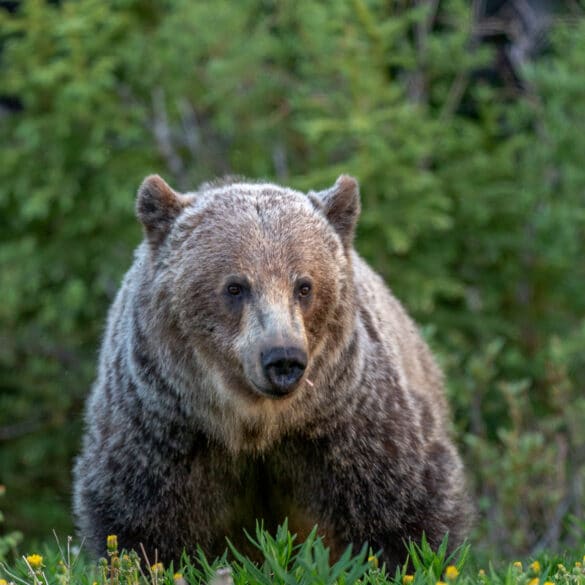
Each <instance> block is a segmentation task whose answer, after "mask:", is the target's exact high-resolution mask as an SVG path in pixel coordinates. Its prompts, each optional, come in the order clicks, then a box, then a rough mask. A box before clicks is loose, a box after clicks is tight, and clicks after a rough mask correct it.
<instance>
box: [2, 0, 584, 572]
mask: <svg viewBox="0 0 585 585" xmlns="http://www.w3.org/2000/svg"><path fill="white" fill-rule="evenodd" d="M432 8H433V3H429V4H428V5H427V4H425V3H406V2H390V3H388V2H382V1H381V0H352V1H349V2H313V1H311V0H297V1H296V2H291V1H285V2H271V1H265V0H242V1H240V2H237V3H234V2H230V1H228V0H218V1H217V2H213V3H209V2H191V1H189V0H165V2H152V1H151V0H115V1H112V2H102V1H100V0H80V1H71V0H64V1H62V2H60V3H49V2H47V1H43V0H25V1H23V2H22V3H20V4H19V8H18V10H17V11H16V13H15V14H9V13H7V12H3V11H0V47H1V49H0V67H1V68H2V81H3V83H2V87H1V88H0V92H1V93H2V95H3V96H11V97H13V98H15V99H16V100H18V101H19V102H20V104H21V106H22V107H21V109H20V110H17V111H14V112H0V291H1V295H2V303H1V304H0V459H1V460H2V470H1V472H2V477H1V479H2V482H3V483H5V484H6V486H7V488H8V490H7V498H6V507H5V509H6V517H7V522H8V525H9V526H16V527H18V528H19V529H22V530H23V531H24V532H25V533H26V534H27V536H28V537H33V538H34V537H38V536H44V535H46V534H47V533H48V532H49V530H50V528H53V527H56V528H59V529H60V530H64V531H70V530H71V522H70V518H69V509H68V508H69V501H68V500H69V495H68V494H69V481H70V480H69V474H68V472H67V470H68V469H70V462H71V458H72V456H73V454H74V453H75V452H76V451H77V449H78V442H79V435H80V432H81V425H80V418H81V411H82V404H83V398H84V396H85V395H86V393H87V390H88V388H89V385H90V382H91V378H92V376H93V371H94V368H95V357H96V347H97V344H98V341H99V335H100V332H101V328H102V326H103V322H104V318H105V314H106V311H107V307H108V305H109V303H110V302H111V300H112V298H113V295H114V294H115V291H116V288H117V286H118V283H119V280H120V278H121V276H122V274H123V272H124V271H125V269H126V268H127V267H128V265H129V264H130V261H131V254H132V249H133V248H134V247H135V245H136V244H137V242H138V240H139V238H140V232H139V228H138V226H137V223H136V221H135V219H134V217H133V194H134V192H135V190H136V188H137V186H138V185H139V183H140V181H141V180H142V178H143V177H144V176H145V175H146V174H149V173H151V172H160V173H161V174H163V175H164V176H165V177H166V178H167V179H168V180H169V182H171V183H172V184H173V185H174V186H176V187H177V188H179V189H189V188H192V187H194V186H196V185H197V183H198V182H200V181H202V180H206V179H210V178H213V177H214V176H217V175H221V174H224V173H239V174H244V175H249V176H252V177H260V176H266V177H268V178H270V179H273V180H276V181H280V182H283V183H287V184H292V185H293V186H296V187H298V188H302V189H309V188H323V187H326V186H327V185H328V184H330V183H332V182H333V181H334V179H335V178H336V176H337V175H338V174H339V173H341V172H348V173H352V174H354V175H356V176H357V177H358V178H359V179H360V183H361V191H362V199H363V213H362V217H361V221H360V225H359V229H358V241H357V245H358V248H359V250H360V252H361V253H362V254H363V255H364V256H365V257H366V258H367V259H368V260H369V261H370V262H371V263H372V264H373V265H374V266H375V267H376V268H377V269H378V270H379V271H380V272H381V273H382V274H383V275H384V277H385V278H386V279H387V281H388V282H389V284H390V285H391V287H392V288H393V289H394V291H395V292H396V293H397V295H398V296H399V298H401V299H402V300H403V301H404V303H405V304H406V305H407V307H408V309H409V310H410V311H411V312H413V313H414V314H415V316H416V317H417V319H418V320H419V322H421V324H422V325H423V328H424V331H425V333H426V335H427V337H428V338H429V340H430V342H431V343H432V344H433V346H434V348H435V350H436V351H437V352H438V353H439V355H440V357H441V360H442V362H443V365H444V367H445V370H446V373H447V379H448V381H449V392H450V397H451V401H452V404H453V406H454V409H455V412H456V421H457V430H458V433H459V436H460V437H461V444H462V446H463V448H464V450H465V455H466V459H467V461H468V464H469V465H468V467H469V470H470V476H471V477H470V480H471V484H472V486H473V489H474V492H475V494H476V496H477V501H478V511H479V519H478V522H477V530H476V534H475V538H476V539H477V540H478V541H480V542H481V548H479V549H478V554H479V551H483V552H481V554H484V555H485V556H486V557H488V556H491V555H492V554H495V553H498V554H502V555H504V556H505V557H508V558H511V557H513V556H514V555H517V554H528V553H529V552H531V551H538V550H541V549H543V548H549V547H553V548H556V549H559V550H560V549H561V548H563V547H567V546H569V547H576V546H577V545H578V544H579V543H580V542H582V541H583V540H584V539H585V526H584V525H583V523H582V521H580V520H579V517H580V515H579V513H580V510H582V509H583V506H584V505H585V499H584V498H585V495H584V493H583V489H582V485H583V482H584V481H585V430H584V429H585V426H584V425H583V422H582V421H583V420H585V399H584V397H583V392H582V390H583V383H582V380H583V379H585V357H584V353H583V351H582V348H583V347H584V345H585V295H583V293H582V288H583V282H585V233H584V224H585V205H584V204H583V203H584V201H583V193H584V192H585V166H584V165H583V164H582V161H581V153H582V152H584V151H585V128H584V125H585V120H584V118H583V116H582V115H581V112H582V111H583V110H584V109H585V80H584V79H583V76H581V75H578V74H576V73H575V72H579V71H583V70H585V23H583V22H581V21H576V22H575V23H573V25H572V26H569V25H566V24H561V25H559V26H558V27H557V29H556V30H555V31H553V34H552V35H551V45H550V47H549V49H548V51H547V54H546V55H545V56H544V57H542V58H540V59H539V60H537V61H534V62H532V63H529V64H526V65H525V67H524V68H523V69H521V70H519V71H518V74H519V76H520V77H521V80H520V81H521V83H522V85H523V89H522V91H516V92H510V91H509V88H506V87H500V86H498V85H495V84H489V83H487V81H486V80H485V78H484V77H483V76H482V75H478V72H480V71H482V70H483V69H485V68H486V67H489V66H491V64H492V63H493V61H494V57H493V55H492V53H491V52H490V51H489V50H487V49H486V48H485V47H482V46H481V45H478V43H477V42H476V38H475V37H474V32H473V27H474V23H473V20H472V16H471V7H470V3H468V2H465V1H464V0H442V1H441V2H439V3H437V5H436V11H435V12H433V10H432ZM277 541H278V538H277ZM317 542H318V541H316V543H315V546H314V547H313V548H312V549H311V551H312V552H311V555H313V556H310V557H307V558H306V559H304V560H303V562H304V563H305V564H306V566H305V569H304V570H307V571H309V569H308V567H313V568H312V569H311V570H314V571H316V573H315V574H317V575H324V573H323V574H322V573H320V572H319V571H320V570H321V569H320V568H319V567H324V565H320V564H319V563H320V562H321V561H320V560H319V559H321V557H315V556H314V554H315V551H317V550H319V546H320V545H319V544H317ZM279 546H280V545H279ZM278 550H280V549H278ZM281 553H282V554H284V553H283V552H282V551H281ZM279 554H280V553H279ZM318 554H321V553H318ZM323 554H324V553H323ZM413 558H414V557H413ZM266 562H268V561H266ZM271 562H272V561H271ZM273 562H275V563H276V562H277V560H274V561H273ZM278 562H280V561H278ZM267 566H268V565H267ZM267 570H269V571H274V567H272V566H270V568H268V569H267ZM323 570H324V569H323ZM307 574H310V571H309V573H307ZM327 575H331V574H330V573H327ZM323 578H324V579H326V577H323ZM437 578H438V576H437ZM487 578H488V579H491V577H487Z"/></svg>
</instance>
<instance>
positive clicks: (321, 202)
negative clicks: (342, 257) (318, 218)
mask: <svg viewBox="0 0 585 585" xmlns="http://www.w3.org/2000/svg"><path fill="white" fill-rule="evenodd" d="M309 197H310V199H311V201H312V202H313V204H314V205H315V206H316V207H317V208H318V209H321V211H322V212H323V213H324V214H325V217H327V219H328V220H329V223H330V224H331V225H332V226H333V227H334V228H335V231H336V232H337V233H338V234H339V237H340V238H341V241H342V242H343V246H344V247H345V248H346V249H349V248H350V247H351V245H352V243H353V236H354V232H355V225H356V223H357V218H358V216H359V214H360V210H361V205H360V190H359V185H358V182H357V180H356V179H354V178H353V177H350V176H349V175H341V176H340V177H339V178H338V179H337V181H335V185H333V187H331V188H329V189H327V190H325V191H319V192H317V193H315V192H314V191H312V192H310V193H309Z"/></svg>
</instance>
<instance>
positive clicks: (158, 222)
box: [136, 175, 190, 250]
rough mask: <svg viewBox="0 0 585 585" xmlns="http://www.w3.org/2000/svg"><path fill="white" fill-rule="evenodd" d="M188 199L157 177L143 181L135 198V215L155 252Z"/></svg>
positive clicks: (153, 176) (150, 177) (149, 177)
mask: <svg viewBox="0 0 585 585" xmlns="http://www.w3.org/2000/svg"><path fill="white" fill-rule="evenodd" d="M189 201H190V199H189V198H188V197H185V196H184V195H181V194H180V193H177V192H176V191H174V190H173V189H171V188H170V187H169V186H168V185H167V183H166V182H165V181H164V180H163V179H162V178H161V177H160V176H159V175H150V176H148V177H146V179H144V181H143V182H142V185H140V188H139V189H138V196H137V197H136V215H137V216H138V219H139V220H140V222H141V223H142V225H143V226H144V232H145V235H146V238H147V239H148V243H149V244H150V247H151V248H152V249H153V250H156V249H157V248H158V247H159V246H160V245H161V244H162V243H163V242H164V240H165V238H166V237H167V234H168V233H169V231H170V229H171V227H172V225H173V222H174V221H175V219H176V218H177V217H178V216H179V215H180V213H181V211H183V209H184V208H185V207H186V205H187V204H188V203H189Z"/></svg>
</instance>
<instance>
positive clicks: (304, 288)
mask: <svg viewBox="0 0 585 585" xmlns="http://www.w3.org/2000/svg"><path fill="white" fill-rule="evenodd" d="M310 294H311V285H310V284H309V283H308V282H305V283H303V284H301V286H299V297H308V296H309V295H310Z"/></svg>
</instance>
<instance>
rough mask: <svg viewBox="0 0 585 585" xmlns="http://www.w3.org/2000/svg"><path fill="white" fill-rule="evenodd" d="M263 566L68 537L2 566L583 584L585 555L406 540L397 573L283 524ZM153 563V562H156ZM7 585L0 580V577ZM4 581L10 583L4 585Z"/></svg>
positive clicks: (59, 571)
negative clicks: (477, 551)
mask: <svg viewBox="0 0 585 585" xmlns="http://www.w3.org/2000/svg"><path fill="white" fill-rule="evenodd" d="M250 541H251V543H252V544H253V546H254V548H255V550H256V553H257V555H256V556H259V558H260V562H259V563H254V562H252V561H251V560H250V558H248V557H247V556H245V555H244V554H242V553H241V552H240V551H238V550H236V549H235V548H234V547H233V546H231V545H230V551H231V554H228V552H227V551H226V553H224V555H223V556H222V557H221V558H219V559H215V560H213V561H211V560H209V559H207V558H206V557H205V555H204V554H203V553H202V552H200V553H199V554H198V557H197V559H190V558H189V557H188V556H187V555H186V554H184V555H183V557H182V559H181V561H180V563H179V566H178V567H173V566H170V567H164V566H163V565H162V564H161V563H157V562H154V561H153V559H145V558H144V557H141V555H139V554H138V553H136V552H135V551H129V552H127V551H118V548H117V544H116V545H115V546H111V547H109V548H108V556H107V558H102V559H100V560H99V561H98V563H97V564H96V563H94V562H91V561H88V560H87V559H85V558H84V557H83V555H82V554H80V553H79V551H78V550H77V551H76V552H73V550H72V549H73V548H74V547H72V545H71V540H70V539H68V541H67V544H66V546H65V547H63V546H61V545H60V543H59V542H57V547H55V546H52V547H45V549H44V551H43V554H42V555H38V554H32V555H26V556H23V557H22V559H20V560H17V561H15V562H14V563H12V564H10V565H7V564H5V563H0V579H4V580H5V581H6V582H7V583H6V585H8V584H9V585H16V584H18V585H74V584H77V585H89V584H93V585H200V584H205V583H210V584H212V585H273V584H277V585H278V584H280V585H297V584H298V585H301V584H303V583H304V584H307V585H325V584H327V585H352V584H355V585H439V584H440V585H472V584H478V585H539V584H542V585H548V584H552V585H555V584H556V585H584V584H585V569H584V567H583V564H584V562H585V559H582V558H581V557H574V556H573V557H551V556H541V557H540V558H539V559H538V560H535V561H532V562H525V563H522V562H520V561H515V562H514V563H513V564H504V565H501V566H496V565H494V564H490V566H489V568H487V569H479V570H478V569H477V568H476V566H475V563H474V559H473V555H470V554H469V552H470V547H469V546H467V545H466V546H464V547H461V548H459V549H457V550H456V551H455V552H454V553H453V554H451V555H450V556H449V557H447V554H446V551H447V539H445V540H444V541H443V543H442V544H441V545H440V547H439V549H438V550H436V551H433V550H432V549H431V547H430V546H429V544H428V543H427V542H426V541H425V539H424V538H423V540H422V542H421V543H420V544H416V543H413V542H411V543H408V546H407V548H408V551H409V554H410V558H409V561H408V562H407V563H406V564H405V566H404V567H403V568H401V569H397V570H396V574H395V575H394V576H389V575H388V574H387V573H386V570H385V567H381V568H379V567H378V563H377V559H376V557H374V556H370V557H369V558H368V559H367V560H366V548H365V547H364V548H363V549H362V550H361V552H359V553H358V554H357V555H353V556H352V553H351V549H348V550H346V551H345V552H344V553H343V554H342V555H341V557H340V558H339V559H338V560H336V561H335V562H334V564H332V565H331V564H330V556H329V550H328V549H327V548H326V547H325V546H324V544H323V541H322V540H321V538H319V537H317V536H316V531H315V530H313V531H312V532H311V533H310V535H309V537H308V538H307V540H306V541H305V542H303V543H298V542H297V540H296V535H291V534H290V532H289V531H288V530H287V526H286V524H284V525H283V526H280V527H279V528H278V531H277V533H276V535H275V536H272V535H270V534H269V533H268V532H266V531H265V530H264V529H263V528H262V527H261V526H260V525H258V526H257V528H256V537H255V538H250ZM151 563H153V564H151ZM0 583H2V581H0ZM2 585H5V584H4V583H2Z"/></svg>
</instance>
